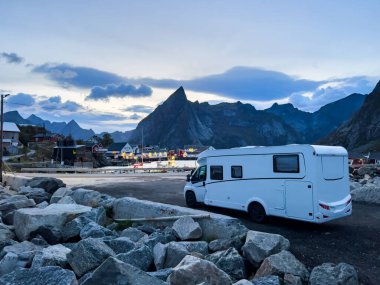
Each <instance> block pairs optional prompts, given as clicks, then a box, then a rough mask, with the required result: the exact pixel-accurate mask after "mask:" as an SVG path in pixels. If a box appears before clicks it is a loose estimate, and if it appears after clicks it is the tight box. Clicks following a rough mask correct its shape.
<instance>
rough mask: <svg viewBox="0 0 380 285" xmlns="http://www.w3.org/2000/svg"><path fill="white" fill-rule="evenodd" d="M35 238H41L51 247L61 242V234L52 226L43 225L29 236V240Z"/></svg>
mask: <svg viewBox="0 0 380 285" xmlns="http://www.w3.org/2000/svg"><path fill="white" fill-rule="evenodd" d="M37 236H38V237H42V238H43V239H44V240H45V241H46V242H47V243H49V244H51V245H53V244H57V243H60V242H61V239H62V232H61V230H60V229H57V228H55V227H54V226H50V225H43V226H40V227H39V228H38V229H37V230H35V231H33V232H31V233H30V235H29V237H30V238H35V237H37Z"/></svg>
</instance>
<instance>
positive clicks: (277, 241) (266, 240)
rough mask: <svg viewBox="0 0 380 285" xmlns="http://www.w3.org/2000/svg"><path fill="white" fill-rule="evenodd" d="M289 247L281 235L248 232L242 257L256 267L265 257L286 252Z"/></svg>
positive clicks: (287, 241)
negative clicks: (282, 251)
mask: <svg viewBox="0 0 380 285" xmlns="http://www.w3.org/2000/svg"><path fill="white" fill-rule="evenodd" d="M289 246H290V243H289V240H287V239H286V238H284V237H283V236H281V235H277V234H269V233H263V232H257V231H248V233H247V237H246V240H245V244H244V245H243V247H242V251H243V255H244V257H246V258H247V259H248V261H249V262H250V263H251V264H252V265H253V266H255V267H258V266H259V265H260V263H261V262H262V261H263V260H264V259H265V258H266V257H268V256H270V255H272V254H275V253H279V252H280V251H281V250H287V249H288V248H289Z"/></svg>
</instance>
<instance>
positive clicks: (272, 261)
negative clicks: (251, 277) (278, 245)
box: [255, 250, 309, 282]
mask: <svg viewBox="0 0 380 285" xmlns="http://www.w3.org/2000/svg"><path fill="white" fill-rule="evenodd" d="M285 274H292V275H294V276H299V277H300V278H301V279H302V281H303V282H307V280H308V278H309V271H308V270H307V269H306V267H305V265H303V264H302V263H301V262H300V261H299V260H298V259H297V258H295V256H294V255H293V254H291V253H290V252H289V251H286V250H283V251H281V252H280V253H277V254H274V255H271V256H269V257H267V258H265V259H264V262H263V263H262V264H261V266H260V268H259V269H258V270H257V272H256V275H255V277H264V276H269V275H278V276H284V275H285Z"/></svg>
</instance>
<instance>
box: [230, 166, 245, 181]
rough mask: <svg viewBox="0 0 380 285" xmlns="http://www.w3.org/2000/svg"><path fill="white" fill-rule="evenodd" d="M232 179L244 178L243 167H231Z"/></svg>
mask: <svg viewBox="0 0 380 285" xmlns="http://www.w3.org/2000/svg"><path fill="white" fill-rule="evenodd" d="M231 178H243V167H241V166H236V165H234V166H231Z"/></svg>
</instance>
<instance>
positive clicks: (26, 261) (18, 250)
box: [0, 241, 42, 275]
mask: <svg viewBox="0 0 380 285" xmlns="http://www.w3.org/2000/svg"><path fill="white" fill-rule="evenodd" d="M40 249H42V247H40V246H37V245H35V244H33V243H31V242H28V241H24V242H22V243H16V244H14V245H10V246H6V247H4V248H3V250H2V251H1V254H0V255H1V261H0V275H3V274H7V273H9V272H12V271H13V270H16V269H18V268H25V267H29V266H30V265H31V264H32V260H33V258H34V256H35V254H36V252H37V251H38V250H40Z"/></svg>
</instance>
